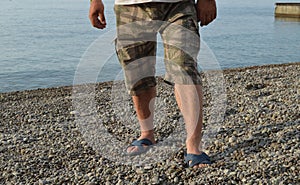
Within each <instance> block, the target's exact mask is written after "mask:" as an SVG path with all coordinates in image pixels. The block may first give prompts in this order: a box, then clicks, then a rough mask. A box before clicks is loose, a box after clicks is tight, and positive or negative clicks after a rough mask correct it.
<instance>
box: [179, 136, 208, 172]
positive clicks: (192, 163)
mask: <svg viewBox="0 0 300 185" xmlns="http://www.w3.org/2000/svg"><path fill="white" fill-rule="evenodd" d="M199 140H200V139H199V138H193V139H189V140H187V141H186V148H187V154H186V155H185V156H184V160H185V163H186V164H187V165H188V166H189V167H191V168H194V169H196V168H204V167H208V165H210V164H211V161H210V158H209V157H208V156H207V154H206V153H204V152H202V151H200V150H199V145H200V144H199Z"/></svg>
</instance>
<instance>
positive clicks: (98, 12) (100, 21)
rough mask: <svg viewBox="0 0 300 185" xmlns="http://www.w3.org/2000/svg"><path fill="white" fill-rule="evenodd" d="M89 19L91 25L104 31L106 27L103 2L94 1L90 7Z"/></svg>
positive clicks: (99, 0) (100, 0)
mask: <svg viewBox="0 0 300 185" xmlns="http://www.w3.org/2000/svg"><path fill="white" fill-rule="evenodd" d="M89 18H90V21H91V24H92V25H93V26H94V27H95V28H99V29H103V28H105V27H106V22H105V16H104V5H103V3H102V0H92V2H91V5H90V13H89Z"/></svg>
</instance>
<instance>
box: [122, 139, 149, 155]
mask: <svg viewBox="0 0 300 185" xmlns="http://www.w3.org/2000/svg"><path fill="white" fill-rule="evenodd" d="M152 145H153V143H152V142H151V141H150V140H149V139H146V138H145V139H140V140H135V141H133V142H132V143H131V145H130V146H128V147H127V149H126V154H127V155H130V156H134V155H140V154H143V153H146V152H147V151H148V150H149V149H150V148H151V146H152ZM132 146H136V147H138V150H137V151H134V152H127V150H128V148H129V147H132Z"/></svg>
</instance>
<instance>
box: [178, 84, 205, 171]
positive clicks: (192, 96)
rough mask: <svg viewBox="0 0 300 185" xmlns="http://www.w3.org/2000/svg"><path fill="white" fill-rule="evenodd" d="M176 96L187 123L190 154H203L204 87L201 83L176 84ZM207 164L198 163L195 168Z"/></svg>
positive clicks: (187, 145) (187, 146)
mask: <svg viewBox="0 0 300 185" xmlns="http://www.w3.org/2000/svg"><path fill="white" fill-rule="evenodd" d="M175 97H176V101H177V104H178V106H179V109H180V111H181V113H182V115H183V118H184V121H185V124H186V132H187V138H186V148H187V153H188V154H196V155H198V154H201V153H202V151H201V137H202V126H203V105H202V99H203V95H202V87H201V86H200V85H178V84H176V85H175ZM204 166H207V165H205V164H200V165H196V166H195V168H198V167H204Z"/></svg>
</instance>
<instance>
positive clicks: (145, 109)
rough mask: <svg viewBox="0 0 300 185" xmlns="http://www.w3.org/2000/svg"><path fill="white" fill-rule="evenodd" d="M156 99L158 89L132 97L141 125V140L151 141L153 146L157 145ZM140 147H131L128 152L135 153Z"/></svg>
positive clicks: (148, 90) (150, 89) (154, 88)
mask: <svg viewBox="0 0 300 185" xmlns="http://www.w3.org/2000/svg"><path fill="white" fill-rule="evenodd" d="M155 97H156V87H151V88H149V89H147V90H144V91H143V92H141V93H139V94H138V95H135V96H132V100H133V104H134V107H135V110H136V114H137V118H138V121H139V124H140V129H141V135H140V137H139V138H138V140H140V139H145V138H146V139H149V140H150V141H151V142H152V143H153V144H155V138H154V126H153V118H154V106H155V105H154V104H155ZM137 150H138V147H136V146H131V147H128V149H127V152H129V153H130V152H135V151H137Z"/></svg>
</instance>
